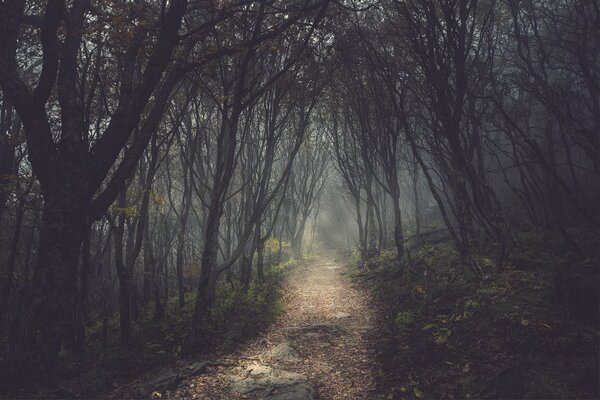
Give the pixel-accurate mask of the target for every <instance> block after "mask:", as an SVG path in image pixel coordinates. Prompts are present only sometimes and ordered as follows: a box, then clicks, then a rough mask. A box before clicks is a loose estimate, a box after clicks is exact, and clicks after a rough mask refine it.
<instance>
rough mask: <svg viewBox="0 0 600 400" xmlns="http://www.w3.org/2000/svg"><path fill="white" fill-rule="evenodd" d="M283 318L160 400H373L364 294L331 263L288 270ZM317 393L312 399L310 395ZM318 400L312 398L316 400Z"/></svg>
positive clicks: (370, 326)
mask: <svg viewBox="0 0 600 400" xmlns="http://www.w3.org/2000/svg"><path fill="white" fill-rule="evenodd" d="M283 290H284V295H283V301H284V303H285V310H284V313H283V314H282V315H281V316H280V317H279V318H278V319H277V321H276V322H275V323H274V324H273V325H271V326H270V327H269V328H268V329H267V330H266V331H265V332H264V333H263V334H262V335H260V336H259V337H257V338H255V339H254V340H252V341H250V342H249V343H247V344H246V345H244V346H242V347H241V348H240V349H239V350H238V351H236V352H235V353H234V354H230V355H228V356H227V357H224V358H223V359H222V360H219V361H220V362H222V364H223V366H216V367H212V368H209V369H208V371H206V373H204V374H201V375H198V376H195V377H193V378H188V379H187V380H184V381H183V382H182V383H181V384H179V386H178V387H177V388H176V389H175V390H174V391H171V392H170V393H167V396H168V397H171V396H172V397H180V398H182V397H183V398H198V399H278V400H284V399H285V400H301V399H302V400H309V399H316V398H321V399H370V398H375V379H374V378H375V373H376V371H377V361H376V356H375V351H374V348H373V346H372V340H370V338H372V337H373V336H372V335H373V334H374V330H375V329H376V328H375V325H376V320H377V315H376V311H375V310H376V308H375V307H372V306H371V301H372V300H371V298H370V297H369V294H368V293H367V292H365V291H363V290H361V289H359V288H356V287H354V286H353V285H352V283H351V282H350V279H349V278H348V277H347V276H346V275H345V274H344V268H343V267H342V266H341V265H340V264H338V263H335V262H330V261H325V260H319V261H316V262H310V263H307V264H304V265H302V264H301V265H299V266H297V267H295V268H294V269H293V270H292V271H290V273H289V274H288V276H287V278H286V281H285V283H284V288H283ZM317 393H318V395H317ZM319 396H320V397H319Z"/></svg>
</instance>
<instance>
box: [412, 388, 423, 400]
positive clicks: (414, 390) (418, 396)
mask: <svg viewBox="0 0 600 400" xmlns="http://www.w3.org/2000/svg"><path fill="white" fill-rule="evenodd" d="M413 393H414V394H415V397H416V398H417V399H422V398H423V397H425V395H424V394H423V392H421V391H420V390H419V389H417V388H414V389H413Z"/></svg>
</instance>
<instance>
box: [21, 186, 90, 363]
mask: <svg viewBox="0 0 600 400" xmlns="http://www.w3.org/2000/svg"><path fill="white" fill-rule="evenodd" d="M53 192H54V193H56V194H55V195H49V194H46V196H45V202H44V208H43V215H42V225H41V229H40V238H39V248H38V260H37V264H36V266H35V272H34V274H33V282H32V291H33V294H32V304H31V312H30V314H29V318H30V320H28V322H29V323H30V324H31V328H30V330H29V333H30V337H29V340H28V342H29V348H28V349H27V354H26V355H25V360H24V363H25V366H27V367H30V368H33V370H39V369H40V368H42V367H47V366H50V365H52V364H53V363H54V361H55V360H56V357H57V355H58V353H59V351H60V348H61V345H62V344H63V340H65V337H66V336H70V335H71V334H72V333H74V326H72V325H73V318H72V316H73V315H74V312H75V309H76V308H75V304H74V300H75V294H76V286H77V285H76V282H77V281H76V278H77V269H78V265H79V255H80V250H81V243H82V238H83V236H84V234H85V229H86V223H85V220H86V218H85V214H84V209H83V207H84V206H83V204H84V202H83V201H82V200H81V199H79V198H74V197H73V196H72V195H70V194H71V193H72V192H73V190H69V191H67V190H55V191H53ZM69 195H70V196H69ZM73 339H74V337H72V338H71V337H67V338H66V340H67V341H72V340H73ZM45 371H46V372H45V373H48V372H49V370H47V369H46V370H45Z"/></svg>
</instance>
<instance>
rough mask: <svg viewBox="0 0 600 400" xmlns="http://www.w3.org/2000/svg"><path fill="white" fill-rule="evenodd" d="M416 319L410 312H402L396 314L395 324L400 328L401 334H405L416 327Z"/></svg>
mask: <svg viewBox="0 0 600 400" xmlns="http://www.w3.org/2000/svg"><path fill="white" fill-rule="evenodd" d="M414 322H415V319H414V318H413V316H412V314H411V313H410V312H408V311H401V312H399V313H398V314H396V318H395V319H394V323H395V324H396V327H397V328H398V331H399V333H400V334H402V335H403V334H405V333H406V332H407V331H409V330H410V329H412V327H413V325H414Z"/></svg>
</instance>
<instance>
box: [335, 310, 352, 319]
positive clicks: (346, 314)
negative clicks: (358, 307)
mask: <svg viewBox="0 0 600 400" xmlns="http://www.w3.org/2000/svg"><path fill="white" fill-rule="evenodd" d="M334 317H335V318H337V319H342V318H350V317H351V315H350V314H348V313H347V312H338V313H335V315H334Z"/></svg>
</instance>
